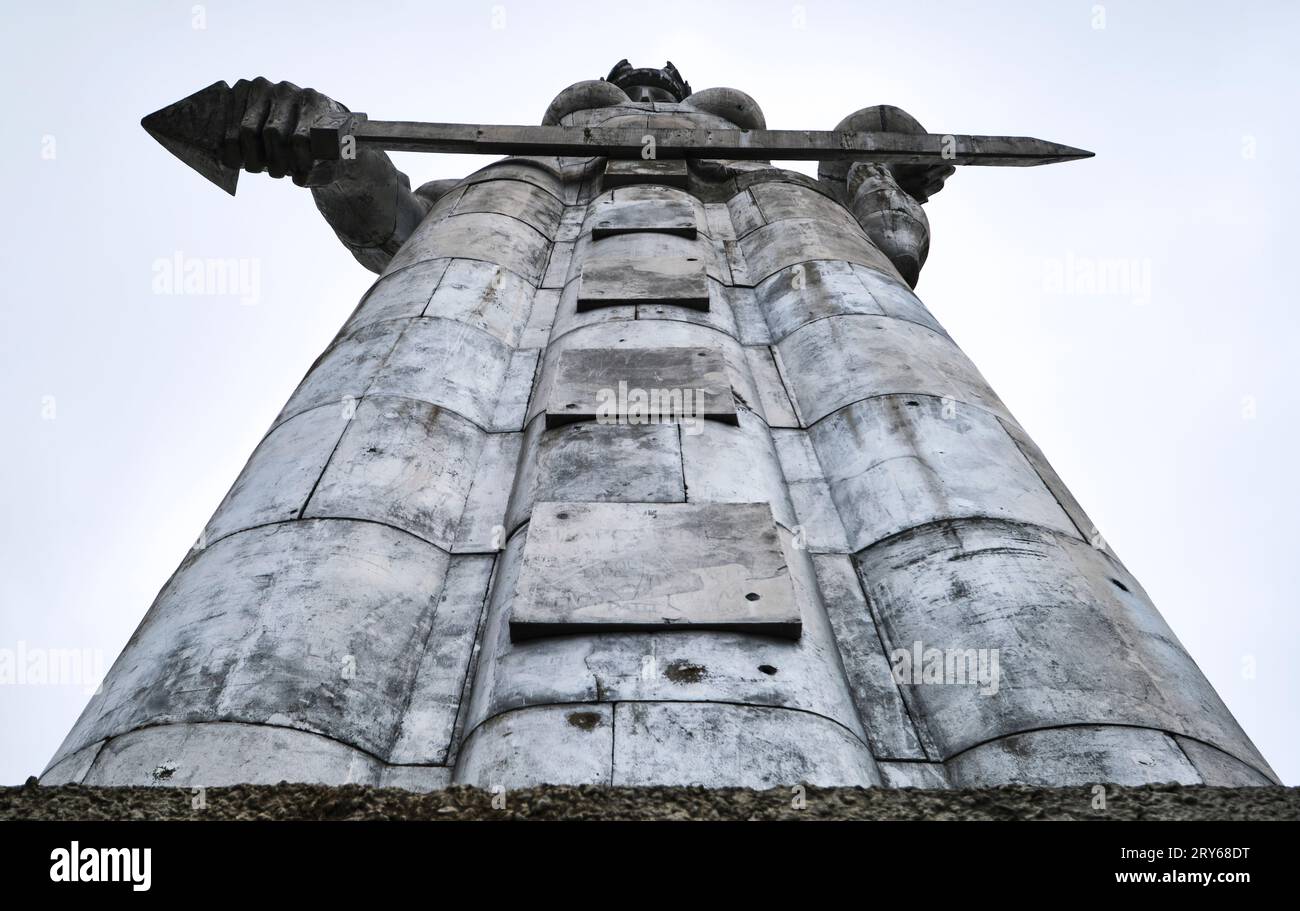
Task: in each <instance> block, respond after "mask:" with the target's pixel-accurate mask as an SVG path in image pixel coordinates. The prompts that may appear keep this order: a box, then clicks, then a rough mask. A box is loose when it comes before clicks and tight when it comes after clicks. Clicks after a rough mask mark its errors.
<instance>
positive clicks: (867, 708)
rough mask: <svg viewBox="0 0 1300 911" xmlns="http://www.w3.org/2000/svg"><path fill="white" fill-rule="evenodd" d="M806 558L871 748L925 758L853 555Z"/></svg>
mask: <svg viewBox="0 0 1300 911" xmlns="http://www.w3.org/2000/svg"><path fill="white" fill-rule="evenodd" d="M812 562H813V566H814V567H815V568H816V571H817V583H818V585H819V586H820V588H821V592H822V598H823V602H824V603H825V605H826V613H827V615H828V616H829V618H830V623H831V628H832V629H833V630H834V631H835V641H836V642H837V643H838V644H839V653H840V659H841V661H842V662H843V666H844V673H845V674H846V675H847V677H848V680H849V689H850V691H851V692H852V693H853V702H854V704H855V705H856V706H857V709H858V715H859V717H860V718H861V719H862V727H863V729H864V730H865V731H866V733H867V742H868V743H870V744H871V752H872V754H873V755H874V756H875V757H876V759H881V760H882V759H893V760H904V759H916V760H926V759H929V758H930V756H929V754H927V753H926V751H925V748H924V747H923V746H922V744H921V740H920V738H919V737H918V736H917V732H916V726H915V725H914V724H913V723H912V718H911V716H910V715H908V713H907V705H906V704H905V703H904V702H903V697H902V694H901V693H900V692H899V688H898V683H897V682H896V681H895V680H894V675H893V671H892V668H891V666H890V663H889V658H888V657H887V656H886V655H885V648H884V645H883V644H882V643H881V641H880V635H879V633H877V631H876V623H875V620H874V619H872V616H871V611H870V609H869V608H868V607H867V599H866V598H865V597H863V594H862V588H861V586H860V583H859V582H858V576H857V573H856V572H855V571H854V567H853V561H852V560H851V559H850V558H849V557H847V556H845V555H841V554H818V555H816V556H814V557H813V558H812Z"/></svg>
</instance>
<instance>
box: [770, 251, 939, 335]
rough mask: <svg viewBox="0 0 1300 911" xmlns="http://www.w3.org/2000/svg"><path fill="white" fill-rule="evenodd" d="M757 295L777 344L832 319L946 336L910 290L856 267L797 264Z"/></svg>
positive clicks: (777, 276) (814, 263) (825, 263)
mask: <svg viewBox="0 0 1300 911" xmlns="http://www.w3.org/2000/svg"><path fill="white" fill-rule="evenodd" d="M755 291H756V294H757V298H758V304H759V306H760V307H761V308H762V311H763V313H764V314H766V316H767V320H768V324H769V325H770V326H771V330H772V337H773V338H774V339H776V340H777V341H780V340H782V339H784V338H785V337H786V336H788V335H789V334H790V333H792V332H794V331H795V330H796V329H799V328H801V327H802V326H805V325H807V324H808V323H811V322H814V321H816V320H819V319H824V318H826V317H828V316H848V315H866V316H892V317H894V318H895V319H905V320H910V321H911V322H914V323H917V324H918V325H922V326H925V327H926V328H928V329H932V330H934V331H936V332H942V330H941V329H940V328H939V324H938V323H937V322H936V321H935V319H934V317H932V316H930V314H929V312H928V311H926V309H925V307H924V306H923V305H922V304H921V302H920V301H919V300H917V299H916V298H915V296H914V295H913V294H912V292H911V290H909V289H908V288H907V286H906V285H904V284H902V283H900V282H897V281H895V280H894V279H892V278H890V277H888V276H886V275H883V274H881V273H879V272H876V271H875V270H873V269H866V268H863V267H862V266H857V265H853V264H851V263H844V262H807V263H796V264H795V265H793V266H790V267H789V268H787V269H783V270H781V271H780V272H777V273H776V274H775V275H772V276H770V277H769V278H767V279H766V280H764V281H763V282H761V283H760V284H759V285H758V287H757V288H756V289H755Z"/></svg>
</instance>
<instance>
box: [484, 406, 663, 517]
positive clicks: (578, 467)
mask: <svg viewBox="0 0 1300 911" xmlns="http://www.w3.org/2000/svg"><path fill="white" fill-rule="evenodd" d="M523 446H524V451H523V456H522V458H521V459H520V460H519V470H518V473H517V475H516V476H515V482H514V490H513V493H512V494H511V497H510V508H509V511H508V514H507V519H506V531H507V533H513V532H514V530H515V529H516V528H518V527H519V526H520V524H522V523H523V522H525V521H527V519H528V517H529V516H530V515H531V514H532V510H533V504H534V503H535V502H553V503H582V502H599V503H681V502H684V501H685V500H686V488H685V485H684V483H683V476H682V451H681V443H680V434H679V432H678V430H677V427H676V426H674V425H672V424H639V425H626V426H620V425H617V424H597V423H594V422H584V423H579V424H565V425H563V426H561V427H557V428H555V429H553V430H547V429H546V426H545V421H544V419H543V418H541V417H540V416H539V417H538V418H536V419H535V420H534V421H533V422H532V423H530V424H529V425H528V429H527V431H526V432H525V434H524V444H523Z"/></svg>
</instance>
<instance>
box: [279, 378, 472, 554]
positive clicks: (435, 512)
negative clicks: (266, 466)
mask: <svg viewBox="0 0 1300 911" xmlns="http://www.w3.org/2000/svg"><path fill="white" fill-rule="evenodd" d="M319 412H325V413H327V414H330V413H332V409H329V408H320V409H317V410H316V412H310V413H311V414H316V413H319ZM334 417H335V418H336V417H337V416H334ZM295 420H301V419H300V418H295ZM293 423H294V422H293V421H290V422H288V423H287V424H284V425H283V426H282V427H281V428H280V429H279V430H277V431H276V432H277V433H279V432H281V431H282V430H283V429H284V428H287V427H292V426H293ZM338 423H339V424H342V423H343V422H342V421H339V422H338ZM346 426H347V430H346V432H344V434H343V438H342V439H341V440H339V441H338V446H337V448H336V449H334V451H333V456H332V457H331V458H330V461H329V467H328V468H326V469H325V470H324V472H323V473H319V474H318V475H317V479H318V483H317V482H315V481H314V482H313V483H316V487H315V492H314V493H312V494H311V500H310V502H308V503H307V506H306V509H305V510H304V512H303V515H305V516H307V517H309V518H324V517H329V518H351V519H369V520H371V521H375V522H383V523H385V524H387V525H392V526H393V527H394V528H400V529H402V530H404V531H408V532H410V533H411V534H413V535H417V536H418V537H421V538H423V539H424V540H426V541H428V542H430V543H432V544H436V545H438V546H439V547H441V548H442V549H443V550H450V549H451V547H452V544H453V542H454V541H455V540H456V529H457V526H458V525H459V524H460V519H461V513H462V512H463V510H464V507H465V499H466V497H467V496H468V494H469V489H470V484H471V483H472V482H473V480H474V473H475V469H476V467H477V465H478V461H479V455H480V453H482V451H483V445H484V441H485V439H486V438H487V436H488V434H486V433H484V432H483V431H482V430H480V429H479V428H478V427H476V426H474V424H473V423H472V422H470V421H468V420H466V419H465V418H463V417H460V416H459V415H457V414H455V413H454V412H450V411H447V410H445V409H443V408H439V407H438V406H436V405H430V404H428V403H427V402H421V401H417V400H415V399H408V398H403V397H400V396H386V395H383V396H366V397H365V398H364V399H362V400H361V403H360V405H358V406H357V412H356V415H355V416H354V417H353V418H352V420H350V421H348V422H347V424H346ZM268 480H272V479H268Z"/></svg>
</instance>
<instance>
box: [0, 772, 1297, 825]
mask: <svg viewBox="0 0 1300 911" xmlns="http://www.w3.org/2000/svg"><path fill="white" fill-rule="evenodd" d="M35 781H36V779H35V778H32V779H29V780H28V783H27V784H26V785H24V786H19V787H8V788H0V820H118V819H145V820H191V821H192V820H198V819H202V820H291V819H305V820H318V819H319V820H325V819H330V820H333V819H349V820H359V819H388V820H399V819H401V820H452V821H455V820H491V819H537V820H561V819H570V820H578V819H590V820H700V821H704V820H860V821H873V820H907V819H919V820H1035V821H1036V820H1115V821H1119V820H1220V819H1222V820H1294V819H1296V818H1297V817H1300V788H1281V787H1275V788H1206V787H1184V786H1179V785H1148V786H1145V787H1139V788H1124V787H1118V786H1108V787H1107V788H1106V795H1107V799H1106V805H1107V808H1106V809H1105V810H1095V809H1093V807H1092V803H1093V793H1092V788H1091V787H1080V788H1029V787H1004V788H978V789H976V788H970V789H957V790H944V791H938V790H897V789H887V788H869V789H864V788H808V789H807V793H806V795H805V803H806V806H805V808H804V809H802V810H796V809H794V808H793V807H792V806H791V803H792V797H793V795H792V792H791V790H790V789H789V788H773V789H770V790H766V791H754V790H749V789H745V788H720V789H717V790H712V789H706V788H611V787H603V786H590V785H589V786H582V787H559V786H545V787H534V788H526V789H521V790H517V791H508V792H507V793H506V795H505V798H506V808H505V809H504V810H498V809H494V808H493V807H492V798H493V795H492V794H491V793H490V792H488V791H483V790H480V789H478V788H469V787H452V788H447V789H446V790H442V791H433V792H430V793H427V794H419V793H415V792H412V791H405V790H401V789H397V788H374V787H368V786H365V785H344V786H341V787H331V786H326V785H306V784H279V785H239V786H236V787H229V788H208V789H207V790H206V792H205V794H204V797H205V800H206V804H207V805H206V807H205V809H203V810H201V811H196V810H193V809H191V800H192V799H193V796H192V794H191V792H190V789H188V788H161V787H159V788H95V787H85V786H81V785H62V786H59V787H39V786H37V785H36V784H35ZM498 803H499V801H498Z"/></svg>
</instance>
